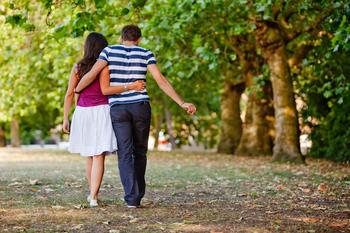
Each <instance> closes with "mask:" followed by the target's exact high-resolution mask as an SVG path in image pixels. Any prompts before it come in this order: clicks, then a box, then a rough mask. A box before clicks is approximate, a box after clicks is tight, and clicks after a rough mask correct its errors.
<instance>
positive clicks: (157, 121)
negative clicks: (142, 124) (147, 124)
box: [153, 114, 163, 150]
mask: <svg viewBox="0 0 350 233" xmlns="http://www.w3.org/2000/svg"><path fill="white" fill-rule="evenodd" d="M162 121H163V117H162V115H161V114H158V115H157V114H154V121H153V122H154V126H155V127H154V128H155V133H154V140H155V141H154V149H155V150H158V145H159V132H160V130H161V129H162V128H161V127H162Z"/></svg>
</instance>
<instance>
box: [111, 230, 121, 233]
mask: <svg viewBox="0 0 350 233" xmlns="http://www.w3.org/2000/svg"><path fill="white" fill-rule="evenodd" d="M109 233H120V230H109Z"/></svg>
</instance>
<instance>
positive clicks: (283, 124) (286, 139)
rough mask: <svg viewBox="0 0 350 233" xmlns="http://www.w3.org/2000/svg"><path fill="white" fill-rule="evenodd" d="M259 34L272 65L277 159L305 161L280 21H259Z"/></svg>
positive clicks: (274, 158) (258, 36)
mask: <svg viewBox="0 0 350 233" xmlns="http://www.w3.org/2000/svg"><path fill="white" fill-rule="evenodd" d="M256 37H257V42H258V43H259V45H260V47H261V50H262V53H263V55H264V57H265V59H266V60H267V64H268V66H269V69H270V79H271V83H272V89H273V100H274V110H275V119H276V121H275V129H276V138H275V143H274V147H273V160H274V161H292V162H303V159H302V156H301V153H300V142H299V135H298V127H299V125H298V115H297V110H296V103H295V99H294V91H293V84H292V80H291V76H290V71H289V66H288V62H287V54H286V49H285V44H284V40H283V37H282V33H281V31H280V29H279V27H278V25H275V24H273V23H270V22H269V23H268V22H257V30H256Z"/></svg>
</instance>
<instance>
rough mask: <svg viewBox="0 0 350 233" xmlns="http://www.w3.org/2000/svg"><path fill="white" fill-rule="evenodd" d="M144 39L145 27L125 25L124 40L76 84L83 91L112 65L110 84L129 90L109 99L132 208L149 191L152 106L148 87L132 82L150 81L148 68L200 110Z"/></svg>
mask: <svg viewBox="0 0 350 233" xmlns="http://www.w3.org/2000/svg"><path fill="white" fill-rule="evenodd" d="M140 39H141V30H140V28H139V27H138V26H136V25H127V26H125V27H124V28H123V29H122V35H121V40H122V43H121V44H120V45H113V46H108V47H106V48H105V49H104V50H103V51H102V52H101V54H100V56H99V59H98V60H97V62H96V63H95V65H94V66H93V67H92V69H91V70H90V72H88V73H87V74H86V75H84V77H83V78H82V79H81V81H80V82H79V84H78V86H77V87H76V92H80V91H81V90H82V89H84V88H85V87H86V86H88V85H89V84H90V83H91V82H92V81H93V80H94V79H95V78H96V76H97V75H98V74H99V73H100V71H101V70H102V69H103V68H104V67H105V66H107V65H108V68H109V72H110V85H111V86H123V87H124V89H125V92H123V93H121V94H115V95H110V96H109V98H108V99H109V104H110V106H111V111H110V113H111V119H112V124H113V129H114V132H115V135H116V137H117V142H118V166H119V172H120V178H121V181H122V184H123V187H124V192H125V196H124V200H125V201H126V203H127V205H128V207H129V208H136V207H138V206H140V203H141V199H142V197H143V196H144V194H145V187H146V184H145V171H146V164H147V157H146V154H147V146H148V137H149V130H150V122H151V108H150V105H149V97H148V95H147V91H146V89H145V90H143V91H140V92H137V91H131V90H130V91H129V90H128V83H131V82H134V81H136V80H144V81H146V73H147V70H148V71H149V72H150V73H151V74H152V76H153V78H154V79H155V81H156V82H157V84H158V86H159V87H160V88H161V89H162V90H163V91H164V92H165V93H166V94H167V95H168V96H169V97H170V98H172V99H173V100H174V101H175V102H176V103H177V104H178V105H179V106H180V107H182V108H183V109H185V110H186V111H187V113H188V114H190V115H193V114H195V112H196V107H195V106H194V105H193V104H191V103H186V102H185V101H183V100H182V98H181V97H180V96H179V95H178V94H177V93H176V91H175V90H174V88H173V87H172V86H171V84H170V83H169V81H168V80H167V79H166V78H165V77H164V76H163V75H162V73H161V72H160V70H159V69H158V67H157V65H156V63H157V61H156V59H155V58H154V56H153V53H152V52H150V51H149V50H147V49H144V48H141V47H139V46H138V44H139V42H140Z"/></svg>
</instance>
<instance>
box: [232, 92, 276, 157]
mask: <svg viewBox="0 0 350 233" xmlns="http://www.w3.org/2000/svg"><path fill="white" fill-rule="evenodd" d="M265 89H268V88H265ZM265 95H266V97H263V98H258V97H256V95H255V93H250V94H248V103H247V110H246V115H245V121H244V123H243V132H242V137H241V140H240V143H239V146H238V148H237V151H236V153H235V154H236V155H245V156H260V155H271V154H272V146H273V141H272V140H273V137H272V135H271V134H272V131H273V124H271V121H273V107H272V99H271V98H269V97H270V95H272V93H271V92H268V90H267V91H265Z"/></svg>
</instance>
